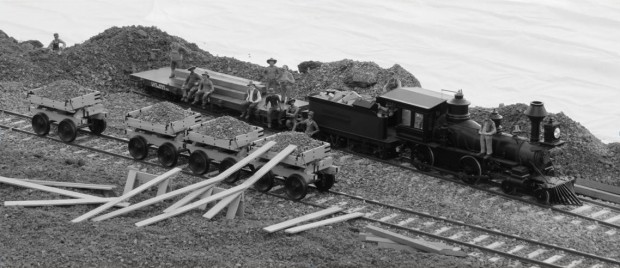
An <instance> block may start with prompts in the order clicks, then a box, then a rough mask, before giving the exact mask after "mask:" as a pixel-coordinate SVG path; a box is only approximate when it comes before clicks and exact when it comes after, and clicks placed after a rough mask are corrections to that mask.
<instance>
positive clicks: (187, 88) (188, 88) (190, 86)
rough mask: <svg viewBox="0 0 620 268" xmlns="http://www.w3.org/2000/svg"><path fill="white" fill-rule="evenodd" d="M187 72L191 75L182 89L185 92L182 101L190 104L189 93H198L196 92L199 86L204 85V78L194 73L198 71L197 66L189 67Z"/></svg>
mask: <svg viewBox="0 0 620 268" xmlns="http://www.w3.org/2000/svg"><path fill="white" fill-rule="evenodd" d="M187 70H188V71H189V75H188V76H187V78H186V79H185V83H183V86H182V87H181V90H182V91H183V97H181V101H185V102H189V93H190V92H196V90H198V86H199V85H200V83H202V77H201V76H200V75H199V74H197V73H195V72H194V70H196V66H192V67H189V69H187Z"/></svg>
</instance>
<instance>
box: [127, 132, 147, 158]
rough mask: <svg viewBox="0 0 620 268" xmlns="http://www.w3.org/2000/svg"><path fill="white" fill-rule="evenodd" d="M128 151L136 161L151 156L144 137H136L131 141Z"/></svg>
mask: <svg viewBox="0 0 620 268" xmlns="http://www.w3.org/2000/svg"><path fill="white" fill-rule="evenodd" d="M127 149H129V154H130V155H131V157H133V159H136V160H142V159H144V158H146V156H148V155H149V144H148V142H146V139H145V138H144V137H142V136H135V137H133V138H131V139H129V144H128V146H127Z"/></svg>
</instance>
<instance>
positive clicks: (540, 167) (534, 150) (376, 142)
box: [131, 68, 581, 205]
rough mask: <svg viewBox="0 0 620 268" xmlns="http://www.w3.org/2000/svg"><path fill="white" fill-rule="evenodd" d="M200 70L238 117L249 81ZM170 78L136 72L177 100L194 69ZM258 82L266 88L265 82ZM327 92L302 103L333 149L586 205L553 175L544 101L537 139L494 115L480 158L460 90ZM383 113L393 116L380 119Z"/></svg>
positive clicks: (534, 130) (217, 99) (552, 129)
mask: <svg viewBox="0 0 620 268" xmlns="http://www.w3.org/2000/svg"><path fill="white" fill-rule="evenodd" d="M196 72H198V73H201V72H208V73H209V75H210V76H211V80H212V81H213V84H214V85H215V92H214V93H213V94H212V95H211V99H212V104H213V103H214V104H215V105H216V106H217V107H219V108H222V109H226V110H228V111H232V112H233V113H234V112H237V113H240V112H242V109H243V102H244V99H245V88H246V85H247V84H248V82H249V81H250V80H248V79H244V78H240V77H234V76H231V75H227V74H222V73H217V72H213V71H211V70H206V69H200V68H199V69H196ZM169 73H170V69H168V68H161V69H156V70H150V71H145V72H141V73H135V74H132V75H131V78H132V79H133V80H134V81H137V82H138V83H139V84H141V85H143V86H145V88H147V90H150V91H151V92H153V93H156V94H158V95H160V96H161V95H163V96H165V97H166V98H168V99H169V100H171V101H178V100H179V99H180V96H181V94H182V91H181V90H180V88H181V85H182V83H183V80H184V78H185V77H187V75H188V73H189V72H188V71H186V70H178V69H177V70H176V71H175V74H176V75H175V78H172V79H171V78H168V74H169ZM253 82H254V83H255V84H257V85H258V86H259V88H260V87H261V83H260V82H259V81H253ZM326 93H329V92H322V93H317V94H312V95H310V96H308V97H307V100H296V103H295V105H296V106H298V107H300V108H301V109H302V110H306V111H307V110H311V111H313V112H314V120H315V121H316V122H317V124H318V125H319V128H320V130H321V131H320V132H319V133H318V136H317V137H316V138H319V139H322V140H325V141H328V142H330V143H331V144H332V146H333V147H348V148H350V149H352V150H355V151H360V152H363V153H367V154H373V155H377V156H379V157H382V158H394V157H396V156H398V155H400V154H401V153H402V152H403V151H410V152H411V154H410V156H411V157H410V159H411V163H412V165H413V166H415V167H416V168H417V169H419V170H421V171H430V170H439V171H442V172H447V173H452V174H454V175H456V176H457V177H458V178H460V179H462V180H463V181H465V182H466V183H469V184H475V183H477V182H478V181H480V180H481V179H489V180H494V181H498V182H501V188H502V190H503V191H504V192H505V193H508V194H513V193H515V192H516V191H521V192H525V193H530V194H533V195H534V196H535V197H536V198H537V199H538V200H539V201H541V202H543V203H559V204H575V205H579V204H581V202H580V201H579V199H578V198H577V196H576V195H575V191H574V188H573V186H574V183H575V181H574V179H569V178H565V177H559V176H555V174H554V168H553V163H552V161H551V157H550V150H551V149H553V148H555V147H557V146H561V145H562V144H563V143H564V141H562V140H560V129H559V126H558V124H557V123H556V122H553V121H552V120H551V119H549V120H547V121H546V122H545V123H544V125H543V128H544V139H543V140H542V141H541V140H540V136H541V135H540V134H541V133H540V128H541V126H540V125H541V123H542V121H543V119H544V118H545V117H546V116H547V112H546V110H545V108H544V105H543V103H542V102H539V101H534V102H532V103H531V105H530V106H529V108H528V109H527V110H526V111H525V115H526V116H528V118H530V120H531V123H532V127H531V135H530V140H527V139H526V138H524V137H521V136H518V135H512V134H509V133H505V132H503V131H502V122H501V119H502V116H501V115H499V114H497V113H494V114H493V115H492V119H493V121H494V123H495V125H496V128H497V129H498V131H497V133H496V134H494V135H493V136H492V139H493V142H492V147H493V154H492V155H490V156H482V155H479V154H478V152H479V151H480V142H479V134H478V131H479V130H480V124H478V123H477V122H475V121H473V120H472V119H471V117H470V113H469V105H470V102H469V101H468V100H466V99H465V98H464V95H463V93H462V92H461V91H459V92H456V94H454V96H450V95H446V94H444V93H441V92H435V91H431V90H427V89H423V88H419V87H398V88H396V89H393V90H391V91H389V92H387V93H384V94H382V95H381V96H378V97H377V98H376V99H375V100H365V99H362V98H359V99H355V100H351V101H349V102H342V101H340V102H338V101H334V99H332V98H331V97H330V94H326ZM263 102H264V100H263ZM282 105H283V106H285V107H282V108H283V109H286V105H285V104H282ZM258 107H259V108H258V109H257V110H256V111H255V114H254V116H255V117H254V118H255V121H259V122H263V123H266V122H267V121H269V120H267V119H266V117H267V116H273V114H270V113H268V111H267V109H266V108H264V105H263V104H259V105H258ZM380 110H382V111H386V112H385V113H383V114H381V113H379V112H380ZM304 114H305V113H304ZM275 121H277V120H275Z"/></svg>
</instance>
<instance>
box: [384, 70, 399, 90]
mask: <svg viewBox="0 0 620 268" xmlns="http://www.w3.org/2000/svg"><path fill="white" fill-rule="evenodd" d="M402 86H403V84H402V83H401V82H400V79H398V77H397V76H396V73H395V72H394V71H390V79H389V80H388V81H387V83H385V85H384V86H383V93H386V92H388V91H390V90H392V89H395V88H399V87H402Z"/></svg>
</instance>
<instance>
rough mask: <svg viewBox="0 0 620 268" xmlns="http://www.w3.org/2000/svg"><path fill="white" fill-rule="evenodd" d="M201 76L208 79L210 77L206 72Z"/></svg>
mask: <svg viewBox="0 0 620 268" xmlns="http://www.w3.org/2000/svg"><path fill="white" fill-rule="evenodd" d="M202 75H203V76H206V77H207V78H209V77H210V76H209V73H207V72H204V73H203V74H202Z"/></svg>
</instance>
